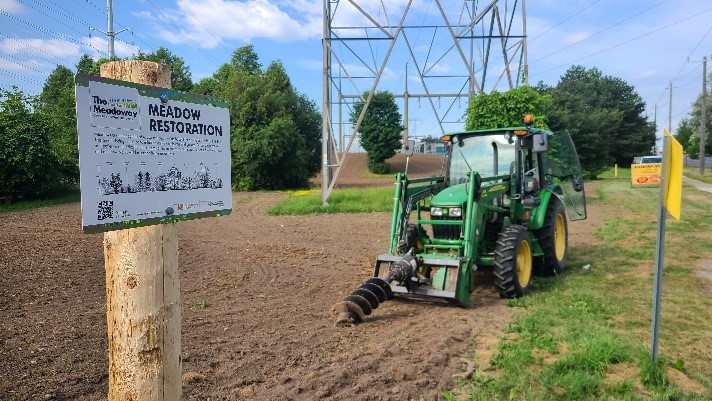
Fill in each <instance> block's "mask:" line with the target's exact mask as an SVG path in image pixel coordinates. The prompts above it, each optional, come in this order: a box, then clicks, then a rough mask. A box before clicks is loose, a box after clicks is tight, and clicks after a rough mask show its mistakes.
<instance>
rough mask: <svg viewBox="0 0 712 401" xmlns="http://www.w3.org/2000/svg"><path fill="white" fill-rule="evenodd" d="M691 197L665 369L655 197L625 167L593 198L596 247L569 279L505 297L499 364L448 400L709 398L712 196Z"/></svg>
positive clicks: (672, 280)
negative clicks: (656, 334) (599, 215)
mask: <svg viewBox="0 0 712 401" xmlns="http://www.w3.org/2000/svg"><path fill="white" fill-rule="evenodd" d="M603 176H604V177H606V176H607V175H603ZM611 177H612V175H611ZM683 192H684V195H683V204H682V208H683V216H682V220H680V221H675V220H673V219H672V218H668V224H667V234H666V241H665V243H666V250H665V260H664V266H665V272H664V278H663V298H662V309H661V311H662V315H661V325H660V346H659V347H660V348H659V350H660V353H659V355H660V359H659V363H658V364H656V365H653V364H652V362H651V361H650V348H649V347H650V331H651V308H652V306H651V305H652V284H653V267H654V257H655V243H656V240H655V237H656V227H657V218H656V216H657V194H658V190H657V189H656V188H655V189H650V188H632V187H631V186H630V180H629V178H627V177H621V175H620V171H619V178H617V179H616V178H604V179H601V180H600V181H598V183H597V184H596V190H595V191H589V193H588V194H587V195H589V196H588V199H587V201H588V202H589V205H591V206H595V205H597V206H599V207H598V208H597V209H599V210H605V211H606V216H605V217H604V223H603V225H602V226H601V227H600V228H599V229H598V230H597V231H595V237H597V239H598V241H597V242H596V243H595V244H593V245H587V246H585V247H578V248H572V249H571V252H570V260H569V265H568V266H569V267H568V268H567V270H566V272H565V273H564V274H563V275H562V276H559V277H554V278H537V279H536V281H535V282H534V283H533V284H532V292H531V294H530V295H528V296H526V297H524V298H520V299H515V300H511V301H508V305H509V306H511V307H512V308H515V318H514V320H513V323H511V324H510V326H509V327H508V329H507V332H506V334H505V336H504V337H503V338H502V339H501V341H500V342H499V344H498V346H497V349H496V350H495V354H494V356H493V358H492V359H491V360H490V361H484V360H478V361H477V362H478V363H479V366H480V369H479V370H477V371H476V372H475V373H474V374H473V375H472V376H471V377H470V378H469V379H468V380H465V381H462V382H460V383H459V386H458V388H457V389H456V390H453V391H450V392H447V393H445V394H444V398H445V399H446V400H527V401H537V400H700V401H702V400H711V399H712V376H710V375H709V372H710V371H712V350H711V349H710V346H709V345H710V344H712V287H711V286H710V283H709V281H706V280H703V279H702V278H701V277H699V276H698V275H697V274H696V273H695V271H696V268H695V265H696V264H697V263H699V261H700V260H710V259H712V234H709V232H710V230H709V227H710V226H711V225H712V215H710V213H709V212H708V210H709V209H708V208H709V204H710V202H711V201H712V195H709V194H704V193H701V192H699V191H697V190H694V189H692V187H688V186H685V187H684V191H683ZM591 209H593V208H589V212H590V210H591ZM587 265H588V266H589V267H588V268H582V267H583V266H587ZM476 345H477V344H474V347H475V349H476ZM475 359H476V360H477V355H475Z"/></svg>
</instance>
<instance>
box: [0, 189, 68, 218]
mask: <svg viewBox="0 0 712 401" xmlns="http://www.w3.org/2000/svg"><path fill="white" fill-rule="evenodd" d="M80 199H81V196H80V195H79V191H70V190H66V191H63V192H59V193H57V194H55V195H54V196H52V197H48V198H46V199H31V200H24V199H20V200H15V201H13V202H12V203H11V204H9V205H6V204H5V203H4V202H3V201H0V213H7V212H14V211H18V210H26V209H36V208H38V207H45V206H52V205H60V204H63V203H72V202H79V200H80Z"/></svg>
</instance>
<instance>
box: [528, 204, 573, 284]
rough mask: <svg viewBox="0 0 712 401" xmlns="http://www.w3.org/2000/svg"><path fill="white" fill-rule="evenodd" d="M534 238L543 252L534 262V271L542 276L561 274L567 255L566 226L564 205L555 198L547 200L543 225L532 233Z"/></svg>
mask: <svg viewBox="0 0 712 401" xmlns="http://www.w3.org/2000/svg"><path fill="white" fill-rule="evenodd" d="M534 237H536V239H537V241H538V242H539V246H541V250H542V251H543V252H544V256H543V257H540V258H537V259H536V260H535V261H534V262H535V263H534V271H535V272H536V273H537V274H539V275H542V276H555V275H558V274H561V273H563V271H564V266H565V265H566V260H567V259H568V253H569V239H568V225H567V222H566V209H565V208H564V204H563V203H561V201H560V200H559V198H557V197H556V196H552V197H551V199H550V200H549V204H548V205H547V207H546V215H545V216H544V225H543V226H542V227H541V228H540V229H538V230H535V231H534Z"/></svg>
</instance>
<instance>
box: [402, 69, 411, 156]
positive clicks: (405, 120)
mask: <svg viewBox="0 0 712 401" xmlns="http://www.w3.org/2000/svg"><path fill="white" fill-rule="evenodd" d="M409 135H410V132H408V63H405V92H404V93H403V146H406V144H407V143H408V136H409Z"/></svg>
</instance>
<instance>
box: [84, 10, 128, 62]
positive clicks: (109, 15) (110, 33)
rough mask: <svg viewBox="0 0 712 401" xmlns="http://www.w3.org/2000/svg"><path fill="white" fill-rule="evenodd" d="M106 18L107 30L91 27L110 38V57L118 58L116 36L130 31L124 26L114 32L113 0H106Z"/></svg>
mask: <svg viewBox="0 0 712 401" xmlns="http://www.w3.org/2000/svg"><path fill="white" fill-rule="evenodd" d="M106 19H107V24H106V25H107V27H106V32H104V31H102V30H99V29H96V28H90V29H92V30H94V31H97V32H101V33H103V34H104V35H106V37H107V38H108V40H107V41H108V43H109V59H114V58H116V53H115V52H114V37H116V35H118V34H120V33H121V32H124V31H128V30H129V28H124V29H122V30H120V31H118V32H114V9H113V7H112V5H111V0H106Z"/></svg>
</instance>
